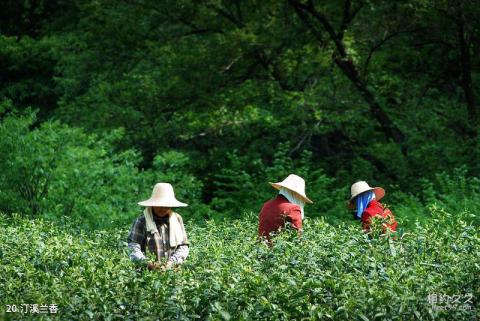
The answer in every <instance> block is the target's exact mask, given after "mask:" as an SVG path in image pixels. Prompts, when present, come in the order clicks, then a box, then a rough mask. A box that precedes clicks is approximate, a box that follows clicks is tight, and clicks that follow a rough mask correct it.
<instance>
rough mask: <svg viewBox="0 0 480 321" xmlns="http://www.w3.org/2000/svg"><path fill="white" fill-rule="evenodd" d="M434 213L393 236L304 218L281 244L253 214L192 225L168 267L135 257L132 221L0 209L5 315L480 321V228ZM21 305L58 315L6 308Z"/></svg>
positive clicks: (464, 218) (0, 298) (460, 216)
mask: <svg viewBox="0 0 480 321" xmlns="http://www.w3.org/2000/svg"><path fill="white" fill-rule="evenodd" d="M433 211H434V213H432V216H433V219H432V221H431V222H429V223H426V224H423V225H421V226H420V225H418V226H417V228H415V229H413V230H411V231H408V232H402V233H400V234H399V235H397V236H395V237H373V238H372V237H368V236H367V235H365V234H363V233H362V232H361V231H360V227H359V226H354V225H350V226H346V225H340V226H332V225H329V224H328V223H326V222H325V221H324V220H322V219H306V220H305V227H304V229H305V230H304V233H303V235H302V237H301V239H300V240H299V239H298V238H297V236H296V235H295V234H294V233H284V234H283V235H281V236H279V237H277V238H276V239H275V245H274V246H273V247H272V248H268V247H267V246H266V245H264V244H260V243H257V242H256V221H255V216H254V215H253V214H250V215H246V216H245V218H244V219H243V220H235V221H230V222H222V223H218V222H217V223H215V222H206V223H205V224H202V225H194V224H188V222H187V224H186V228H187V231H188V233H189V237H190V239H191V244H192V247H191V252H190V256H189V258H188V260H187V262H186V263H185V264H184V265H183V266H182V267H181V268H179V269H176V270H169V271H166V272H162V273H160V272H149V271H145V270H143V269H141V268H139V267H138V266H136V265H135V264H133V263H131V262H130V261H129V259H128V255H127V251H126V243H125V239H126V236H127V233H128V229H129V226H121V227H115V228H112V229H110V230H97V231H82V230H78V229H77V228H75V227H74V226H71V227H65V226H62V227H59V226H56V225H55V224H54V223H51V222H47V221H42V220H31V219H25V218H22V217H20V216H18V215H14V216H8V217H7V216H6V215H0V228H1V231H2V233H0V244H1V246H0V260H1V263H2V264H1V265H0V284H1V287H0V303H1V304H2V308H1V310H0V320H1V319H4V320H24V319H33V320H42V319H51V318H52V317H56V319H57V320H477V317H478V306H477V304H478V298H479V295H480V289H479V285H480V282H479V275H480V263H479V258H480V236H479V233H478V229H477V227H475V226H472V225H470V224H469V223H467V222H468V221H469V219H468V216H469V215H471V214H468V213H455V215H453V214H449V213H446V212H445V211H442V210H439V209H433ZM132 219H133V218H132ZM186 221H188V219H187V220H186ZM441 295H448V296H451V297H454V296H461V297H462V300H463V299H464V298H465V297H467V296H469V295H471V296H472V299H471V302H469V303H468V306H469V308H468V309H461V308H460V307H459V306H456V307H454V308H453V309H450V310H445V311H442V310H438V309H436V306H435V304H434V303H435V302H432V301H431V300H430V301H429V298H432V297H433V296H435V297H439V296H441ZM21 304H56V305H57V306H58V311H57V313H56V316H53V315H52V314H31V313H23V314H22V313H20V312H17V313H12V312H6V308H5V307H6V305H18V306H20V305H21ZM438 304H441V302H438V303H437V306H438Z"/></svg>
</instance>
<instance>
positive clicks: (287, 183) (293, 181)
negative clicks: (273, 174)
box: [270, 174, 313, 204]
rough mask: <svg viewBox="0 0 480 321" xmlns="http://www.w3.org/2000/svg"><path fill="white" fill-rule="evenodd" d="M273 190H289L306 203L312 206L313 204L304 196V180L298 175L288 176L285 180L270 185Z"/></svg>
mask: <svg viewBox="0 0 480 321" xmlns="http://www.w3.org/2000/svg"><path fill="white" fill-rule="evenodd" d="M270 185H272V186H273V187H274V188H276V189H278V190H280V189H281V188H282V187H285V188H287V189H289V190H290V191H292V192H294V193H296V194H297V195H298V196H299V197H300V198H301V199H303V200H304V201H305V202H306V203H310V204H313V202H312V201H311V200H310V199H309V198H308V197H307V195H305V180H304V179H303V178H301V177H300V176H298V175H295V174H290V175H288V177H287V178H285V179H284V180H283V181H281V182H279V183H270Z"/></svg>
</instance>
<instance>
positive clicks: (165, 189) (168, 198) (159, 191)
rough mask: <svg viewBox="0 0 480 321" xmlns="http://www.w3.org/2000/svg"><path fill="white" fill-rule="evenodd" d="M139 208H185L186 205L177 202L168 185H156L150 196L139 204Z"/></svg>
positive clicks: (171, 188)
mask: <svg viewBox="0 0 480 321" xmlns="http://www.w3.org/2000/svg"><path fill="white" fill-rule="evenodd" d="M138 205H141V206H159V207H185V206H188V204H185V203H182V202H179V201H178V200H177V199H176V198H175V193H174V192H173V187H172V185H170V184H169V183H157V184H155V187H154V188H153V191H152V196H151V197H150V198H149V199H148V200H145V201H142V202H139V203H138Z"/></svg>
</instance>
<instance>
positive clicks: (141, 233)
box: [128, 215, 189, 264]
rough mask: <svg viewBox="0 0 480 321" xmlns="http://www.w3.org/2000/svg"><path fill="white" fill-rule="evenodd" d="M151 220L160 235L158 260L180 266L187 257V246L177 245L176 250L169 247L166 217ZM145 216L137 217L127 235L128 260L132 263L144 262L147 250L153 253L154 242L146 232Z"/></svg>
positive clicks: (151, 236) (154, 251)
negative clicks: (165, 260)
mask: <svg viewBox="0 0 480 321" xmlns="http://www.w3.org/2000/svg"><path fill="white" fill-rule="evenodd" d="M153 220H154V222H155V224H156V225H157V229H158V232H159V234H160V248H159V252H160V257H157V260H159V259H163V258H165V259H167V260H169V261H172V262H173V263H174V264H181V263H183V261H184V260H185V259H186V257H187V256H188V252H189V248H188V245H187V244H183V245H179V246H177V247H176V248H171V247H170V238H169V228H168V217H158V216H155V215H154V216H153ZM146 225H147V224H146V221H145V216H144V215H141V216H139V217H138V218H137V219H136V220H135V221H134V222H133V224H132V228H131V229H130V233H129V235H128V247H129V249H130V258H131V259H132V260H134V261H137V260H145V259H146V256H145V254H144V253H146V251H147V249H148V251H150V252H152V253H155V256H157V252H156V250H155V248H156V247H155V240H154V237H153V234H151V233H150V232H147V227H146Z"/></svg>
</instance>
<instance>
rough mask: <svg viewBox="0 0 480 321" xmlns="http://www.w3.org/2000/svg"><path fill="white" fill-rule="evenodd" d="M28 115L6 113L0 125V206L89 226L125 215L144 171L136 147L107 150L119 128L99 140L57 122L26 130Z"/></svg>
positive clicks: (30, 122)
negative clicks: (140, 168) (68, 219)
mask: <svg viewBox="0 0 480 321" xmlns="http://www.w3.org/2000/svg"><path fill="white" fill-rule="evenodd" d="M34 120H35V116H34V114H30V115H28V116H9V117H6V118H5V119H4V120H3V122H2V123H1V124H0V171H1V172H2V176H1V177H0V191H1V193H0V209H1V210H3V211H6V212H21V213H23V214H26V215H31V216H40V215H41V216H44V217H48V218H51V219H56V220H58V219H62V218H63V217H68V218H70V219H73V220H75V221H77V222H78V223H79V224H83V225H89V226H105V225H108V224H110V223H111V222H112V221H117V222H118V221H122V220H125V219H128V218H129V217H131V214H132V211H134V210H135V206H136V205H135V204H136V201H138V199H139V198H140V192H143V188H144V185H145V184H144V178H145V176H144V175H143V174H142V173H141V172H139V171H138V170H137V167H136V166H137V164H138V162H139V160H140V158H139V156H138V155H137V153H136V152H134V151H133V150H127V151H124V152H122V153H115V152H114V151H113V148H112V145H111V142H112V141H113V140H116V139H119V138H120V137H121V133H120V132H113V133H112V134H111V135H110V136H109V137H104V138H102V139H100V138H99V137H97V136H95V135H88V134H85V133H84V132H83V131H81V130H80V129H75V128H70V127H68V126H65V125H62V124H60V123H58V122H46V123H43V124H41V125H40V126H39V127H36V128H33V129H31V127H32V125H33V124H34ZM140 188H141V189H142V191H140Z"/></svg>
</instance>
